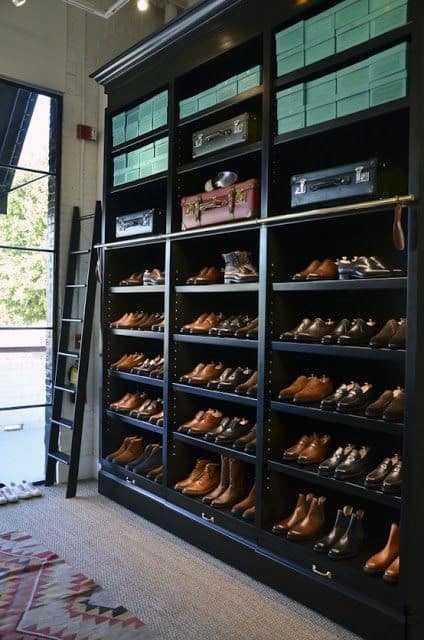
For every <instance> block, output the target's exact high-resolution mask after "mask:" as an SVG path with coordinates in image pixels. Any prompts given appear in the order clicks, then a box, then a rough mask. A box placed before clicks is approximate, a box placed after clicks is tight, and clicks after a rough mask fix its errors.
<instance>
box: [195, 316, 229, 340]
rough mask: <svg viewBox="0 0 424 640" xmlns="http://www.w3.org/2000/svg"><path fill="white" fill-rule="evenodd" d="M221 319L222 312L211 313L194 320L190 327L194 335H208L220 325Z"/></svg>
mask: <svg viewBox="0 0 424 640" xmlns="http://www.w3.org/2000/svg"><path fill="white" fill-rule="evenodd" d="M221 320H222V315H221V314H217V313H209V314H208V315H207V316H206V318H203V319H202V320H196V321H195V322H193V324H192V325H191V327H190V333H192V334H193V335H207V334H208V333H209V331H210V330H211V329H214V328H215V327H217V326H218V324H219V323H220V322H221Z"/></svg>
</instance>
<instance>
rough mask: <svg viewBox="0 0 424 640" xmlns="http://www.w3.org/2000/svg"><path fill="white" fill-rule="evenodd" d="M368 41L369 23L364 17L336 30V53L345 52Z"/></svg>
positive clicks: (366, 17) (367, 18)
mask: <svg viewBox="0 0 424 640" xmlns="http://www.w3.org/2000/svg"><path fill="white" fill-rule="evenodd" d="M369 39H370V21H369V17H368V16H365V17H363V18H360V19H359V20H355V21H354V22H351V23H350V24H348V25H347V26H345V27H340V29H336V51H346V49H350V48H351V47H356V45H358V44H361V43H362V42H367V41H368V40H369Z"/></svg>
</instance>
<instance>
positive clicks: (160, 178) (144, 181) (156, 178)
mask: <svg viewBox="0 0 424 640" xmlns="http://www.w3.org/2000/svg"><path fill="white" fill-rule="evenodd" d="M167 179H168V172H167V171H162V172H161V173H155V174H154V175H153V176H147V178H140V179H139V180H134V181H133V182H128V183H127V184H123V185H119V186H116V187H113V188H112V189H111V190H110V193H121V192H123V191H130V190H131V189H134V188H136V187H143V186H144V185H148V184H151V185H154V184H159V183H160V182H164V181H166V180H167Z"/></svg>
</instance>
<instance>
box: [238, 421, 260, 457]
mask: <svg viewBox="0 0 424 640" xmlns="http://www.w3.org/2000/svg"><path fill="white" fill-rule="evenodd" d="M255 438H256V425H255V426H254V427H252V428H251V429H250V431H248V432H247V433H246V435H245V436H242V437H241V438H238V440H236V441H235V442H234V444H233V449H237V450H238V451H243V450H244V448H245V446H246V445H247V444H248V443H249V442H251V440H255Z"/></svg>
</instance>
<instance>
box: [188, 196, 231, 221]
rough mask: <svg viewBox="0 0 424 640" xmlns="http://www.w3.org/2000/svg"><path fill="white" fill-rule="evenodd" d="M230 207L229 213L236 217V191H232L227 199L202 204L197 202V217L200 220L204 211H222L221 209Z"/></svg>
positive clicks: (217, 199) (212, 200) (213, 199)
mask: <svg viewBox="0 0 424 640" xmlns="http://www.w3.org/2000/svg"><path fill="white" fill-rule="evenodd" d="M225 206H228V211H229V212H230V214H231V215H234V208H235V206H236V190H235V189H230V190H229V191H228V196H227V197H226V198H212V199H211V200H208V202H200V201H199V200H196V203H195V207H196V217H197V218H200V215H201V213H202V211H207V210H208V209H220V208H221V207H225Z"/></svg>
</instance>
